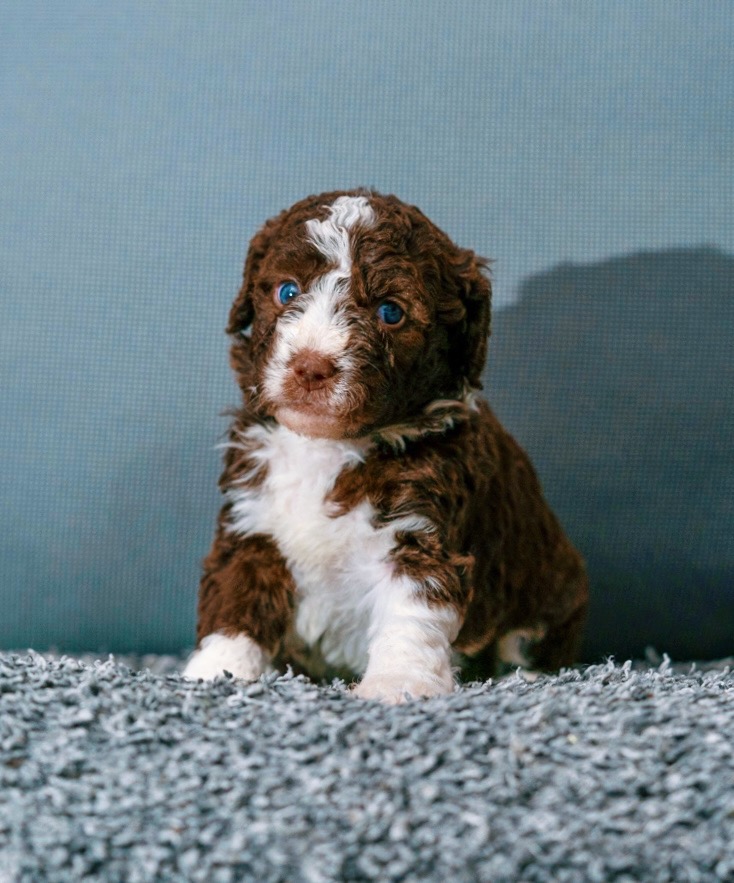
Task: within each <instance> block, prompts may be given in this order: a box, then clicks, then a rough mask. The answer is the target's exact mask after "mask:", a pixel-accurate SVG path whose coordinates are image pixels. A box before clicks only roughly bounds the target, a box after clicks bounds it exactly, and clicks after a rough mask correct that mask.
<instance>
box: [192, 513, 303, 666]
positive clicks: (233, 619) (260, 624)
mask: <svg viewBox="0 0 734 883" xmlns="http://www.w3.org/2000/svg"><path fill="white" fill-rule="evenodd" d="M225 523H226V521H225V519H224V518H222V521H221V523H220V528H219V530H218V532H217V536H216V538H215V540H214V545H213V546H212V550H211V552H210V553H209V555H208V557H207V559H206V561H205V562H204V575H203V577H202V580H201V588H200V591H199V622H198V627H197V637H198V640H199V645H198V647H197V649H196V650H195V651H194V653H193V654H192V656H191V658H190V659H189V661H188V663H187V664H186V667H185V669H184V671H183V675H184V677H189V678H204V679H205V680H211V679H212V678H215V677H217V676H218V675H221V674H223V673H224V672H225V671H228V672H230V673H231V674H233V675H234V676H235V677H236V678H241V679H242V680H248V681H251V680H255V679H257V678H258V677H260V675H261V674H263V672H265V671H266V670H267V669H268V667H269V665H270V660H271V659H272V657H273V655H274V654H275V653H276V651H277V649H278V645H279V644H280V641H281V638H282V637H283V635H284V634H285V631H286V628H287V626H288V622H289V620H290V617H291V610H292V599H293V593H294V583H293V577H292V575H291V573H290V571H289V570H288V567H287V565H286V563H285V561H284V560H283V557H282V555H281V554H280V552H279V550H278V548H277V546H276V545H275V543H274V542H273V541H272V540H271V539H270V538H269V537H266V536H264V535H263V534H254V535H251V536H245V537H236V536H232V535H231V534H230V533H228V532H227V530H226V528H225V526H224V525H225Z"/></svg>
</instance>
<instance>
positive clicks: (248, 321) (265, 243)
mask: <svg viewBox="0 0 734 883" xmlns="http://www.w3.org/2000/svg"><path fill="white" fill-rule="evenodd" d="M274 226H275V219H272V220H270V221H268V222H267V223H266V224H265V226H264V227H263V228H262V230H260V232H259V233H256V234H255V236H253V238H252V241H251V242H250V247H249V249H248V251H247V258H246V260H245V269H244V272H243V274H242V287H241V288H240V290H239V294H238V295H237V297H236V298H235V301H234V303H233V304H232V308H231V310H230V311H229V321H228V323H227V334H239V333H241V332H242V331H245V330H247V329H248V328H249V327H250V325H252V320H253V319H254V318H255V307H254V304H253V290H254V285H255V276H256V275H257V271H258V268H259V266H260V264H261V262H262V259H263V258H264V257H265V254H266V252H267V250H268V247H269V245H270V238H271V235H272V231H273V227H274Z"/></svg>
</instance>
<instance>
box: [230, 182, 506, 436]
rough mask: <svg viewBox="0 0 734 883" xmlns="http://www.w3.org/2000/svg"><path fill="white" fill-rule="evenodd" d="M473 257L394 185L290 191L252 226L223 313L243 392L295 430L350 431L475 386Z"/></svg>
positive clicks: (477, 267) (477, 283)
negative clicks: (257, 227)
mask: <svg viewBox="0 0 734 883" xmlns="http://www.w3.org/2000/svg"><path fill="white" fill-rule="evenodd" d="M483 268H484V262H483V261H482V260H481V259H479V258H477V257H476V256H475V255H474V253H473V252H471V251H467V250H464V249H459V248H457V247H456V246H455V245H453V243H452V242H451V241H450V240H449V239H448V237H447V236H446V235H445V234H443V233H442V232H441V231H440V230H439V229H438V228H437V227H435V226H434V225H433V224H432V223H431V222H430V221H429V220H428V219H427V218H426V217H425V216H424V215H423V214H422V213H421V212H420V211H419V210H418V209H416V208H414V207H412V206H407V205H405V204H403V203H402V202H400V201H399V200H398V199H396V198H395V197H391V196H381V195H379V194H368V193H366V192H361V191H353V192H349V193H329V194H322V195H320V196H313V197H309V198H308V199H305V200H302V201H301V202H299V203H296V205H294V206H293V207H292V208H290V209H288V210H286V211H285V212H283V213H281V214H280V215H279V216H278V217H276V218H274V219H272V220H271V221H268V222H267V223H266V224H265V226H264V227H263V229H262V230H261V231H260V232H259V233H258V234H257V235H256V236H255V237H254V239H253V240H252V243H251V244H250V250H249V253H248V256H247V262H246V264H245V273H244V283H243V286H242V289H241V291H240V293H239V295H238V297H237V299H236V301H235V303H234V305H233V307H232V311H231V313H230V322H229V327H228V331H229V333H230V334H232V335H234V344H233V347H232V365H233V367H234V369H235V372H236V374H237V376H238V381H239V383H240V386H241V387H242V390H243V392H244V394H245V397H246V398H247V399H248V401H249V402H250V403H251V405H252V407H254V408H255V409H256V410H257V411H258V413H260V414H262V415H265V416H269V417H274V418H275V419H276V420H277V421H278V422H279V423H281V424H283V425H285V426H287V427H288V428H290V429H292V430H294V431H296V432H299V433H301V434H304V435H309V436H314V437H324V438H355V437H358V436H361V435H365V434H367V433H369V432H371V431H374V430H376V429H379V428H382V427H386V426H389V425H390V424H392V423H395V422H399V421H404V420H406V419H410V417H412V416H414V415H416V414H418V413H419V412H420V411H421V409H422V408H423V407H424V406H425V405H427V404H428V403H429V402H431V401H433V400H435V399H445V398H456V397H458V396H460V395H461V394H462V392H463V391H464V390H465V389H466V388H467V387H469V388H471V387H478V386H479V385H480V381H479V376H480V373H481V369H482V365H483V363H484V357H485V353H486V343H487V335H488V333H489V307H490V303H489V302H490V287H489V282H488V279H487V278H486V276H485V275H484V274H483V273H482V270H483Z"/></svg>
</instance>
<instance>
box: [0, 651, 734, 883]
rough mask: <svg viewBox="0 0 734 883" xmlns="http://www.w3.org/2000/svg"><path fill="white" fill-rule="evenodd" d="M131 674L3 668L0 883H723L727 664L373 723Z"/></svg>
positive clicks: (318, 691)
mask: <svg viewBox="0 0 734 883" xmlns="http://www.w3.org/2000/svg"><path fill="white" fill-rule="evenodd" d="M146 662H147V664H148V665H152V667H153V668H154V669H157V673H154V671H151V670H150V669H145V670H135V669H134V668H132V667H130V666H129V665H126V664H123V663H121V662H120V661H119V660H113V659H110V660H108V661H88V660H79V659H71V658H68V657H62V658H60V659H59V658H55V659H54V658H47V657H43V656H40V655H38V654H34V653H30V654H29V655H16V654H7V653H6V654H2V655H0V787H1V790H0V881H38V880H52V881H64V880H70V881H71V880H73V881H78V880H80V879H82V878H83V879H92V880H125V881H130V883H135V881H146V883H148V881H153V880H161V881H163V880H165V881H167V883H168V881H175V880H201V881H207V883H216V881H229V880H240V879H242V880H257V881H276V880H277V881H281V880H282V881H309V883H317V881H330V880H380V881H392V880H401V881H425V880H436V881H452V883H460V881H474V880H480V881H488V883H489V881H491V883H501V881H513V883H515V881H554V883H556V881H565V880H569V881H585V883H588V881H602V883H606V881H610V880H615V881H633V880H645V881H658V880H659V881H669V880H680V881H684V880H685V881H698V880H701V881H706V880H734V747H733V744H732V733H734V674H732V673H731V671H730V669H729V667H728V666H726V665H723V664H722V665H720V666H718V667H717V668H713V669H711V670H708V671H699V670H697V669H696V668H695V667H693V668H691V669H688V668H687V669H686V670H685V671H683V672H680V671H678V670H677V669H675V668H674V667H672V666H671V665H670V664H669V662H668V661H667V659H666V660H665V661H664V662H663V664H662V665H660V666H657V667H652V668H650V667H647V668H645V667H640V668H638V667H636V666H632V665H631V664H630V663H627V664H625V665H622V666H619V665H615V664H613V663H611V662H610V663H608V664H605V665H597V666H591V667H589V668H586V669H584V670H581V671H569V672H564V673H562V674H560V675H558V676H543V677H540V678H538V679H537V680H534V681H533V680H529V679H526V678H525V677H523V676H521V675H519V674H512V675H510V676H508V677H507V678H505V679H503V680H500V681H494V682H488V683H486V684H473V685H470V686H465V687H463V688H462V689H461V690H458V691H457V692H456V693H454V694H453V695H452V696H450V697H446V698H443V699H435V700H431V701H423V702H412V703H409V704H407V705H405V706H402V707H397V708H389V707H384V706H382V705H379V704H375V703H367V702H360V701H358V700H356V699H354V698H353V697H352V696H350V695H349V694H348V692H347V690H346V689H345V687H344V685H343V684H341V683H335V684H333V685H331V686H316V685H314V684H312V683H310V682H308V681H306V680H304V679H302V678H296V677H279V678H275V677H271V678H265V679H263V680H261V681H259V682H256V683H254V684H249V685H242V684H238V683H236V682H233V681H231V680H228V679H221V680H219V681H217V682H215V683H213V684H204V683H200V682H197V683H192V682H187V681H183V680H182V679H181V678H180V676H179V675H178V673H177V672H175V671H171V670H170V669H173V667H174V664H173V663H170V664H169V663H167V662H166V660H162V661H161V660H158V662H156V660H152V661H151V660H146ZM166 669H169V671H166Z"/></svg>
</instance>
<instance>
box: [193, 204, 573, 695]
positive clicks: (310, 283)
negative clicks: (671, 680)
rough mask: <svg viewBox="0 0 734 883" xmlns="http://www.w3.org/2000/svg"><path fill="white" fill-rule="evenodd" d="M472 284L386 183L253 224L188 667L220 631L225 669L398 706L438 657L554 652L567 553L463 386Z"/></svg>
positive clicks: (487, 659)
mask: <svg viewBox="0 0 734 883" xmlns="http://www.w3.org/2000/svg"><path fill="white" fill-rule="evenodd" d="M490 298H491V288H490V283H489V278H488V274H487V264H486V261H484V260H483V259H481V258H479V257H477V256H476V255H475V254H474V252H472V251H470V250H467V249H461V248H458V247H457V246H455V245H454V244H453V243H452V242H451V240H450V239H449V238H448V237H447V236H446V235H445V234H444V233H443V232H442V231H440V230H439V229H438V228H437V227H436V226H435V225H434V224H432V223H431V221H429V220H428V219H427V218H426V217H425V215H423V214H422V213H421V212H420V211H419V210H418V209H417V208H415V207H413V206H408V205H405V204H404V203H402V202H401V201H400V200H398V199H397V198H396V197H394V196H383V195H380V194H377V193H372V192H369V191H364V190H358V191H349V192H342V191H339V192H333V193H327V194H321V195H319V196H311V197H308V198H307V199H304V200H302V201H300V202H298V203H296V205H294V206H293V207H292V208H290V209H288V210H286V211H284V212H282V213H281V214H280V215H278V216H277V217H276V218H273V219H271V220H270V221H268V222H267V223H266V224H265V226H264V227H263V229H262V230H261V231H260V232H259V233H258V234H256V236H255V237H254V238H253V240H252V243H251V246H250V250H249V253H248V256H247V261H246V264H245V271H244V279H243V284H242V288H241V290H240V292H239V295H238V297H237V298H236V300H235V302H234V304H233V306H232V310H231V313H230V317H229V325H228V332H229V333H230V334H231V335H232V338H233V344H232V349H231V364H232V367H233V369H234V371H235V374H236V376H237V379H238V382H239V385H240V387H241V389H242V393H243V405H242V408H241V410H240V411H239V412H238V413H237V416H236V418H235V421H234V423H233V427H232V431H231V434H230V444H229V447H228V450H227V454H226V458H225V470H224V474H223V476H222V479H221V487H222V489H223V491H224V492H225V493H226V494H227V497H228V500H227V503H226V504H225V507H224V508H223V510H222V514H221V516H220V522H219V527H218V531H217V535H216V537H215V540H214V545H213V548H212V551H211V553H210V555H209V557H208V558H207V561H206V563H205V574H204V578H203V580H202V586H201V593H200V602H199V629H198V636H199V639H200V641H202V640H203V643H202V645H201V646H200V649H199V650H198V651H197V652H196V653H195V654H194V656H193V657H192V660H191V661H190V663H189V666H188V669H187V673H189V674H190V675H192V676H205V677H211V676H214V675H215V674H217V673H218V672H220V671H221V670H222V667H223V662H222V660H225V661H230V660H231V658H232V653H234V648H235V644H234V643H231V642H232V641H234V640H235V639H236V640H237V641H239V643H237V644H236V647H237V648H242V647H244V648H245V650H246V652H245V651H241V650H240V649H237V653H240V656H241V659H242V660H243V661H242V663H241V665H240V664H239V663H238V662H237V659H240V657H236V659H235V663H236V664H235V665H234V667H235V668H236V669H237V670H236V671H235V672H234V673H235V674H238V675H239V676H240V677H256V676H257V675H258V674H259V673H260V670H261V669H262V665H263V663H262V661H258V660H261V658H262V659H265V660H267V659H270V660H275V661H276V662H278V663H280V664H284V663H287V662H291V663H293V664H297V665H298V666H299V667H300V668H301V669H305V670H307V671H310V672H312V673H313V674H316V675H323V674H325V673H328V672H329V671H339V672H344V671H347V672H352V674H353V675H355V676H359V675H363V680H362V682H361V683H360V685H359V687H357V692H358V694H359V695H362V696H365V697H366V698H371V697H377V698H382V699H385V700H387V701H393V702H396V701H402V700H403V699H404V698H405V697H406V696H416V695H435V694H438V693H443V692H447V691H448V690H450V689H451V686H452V684H453V678H452V676H451V660H452V656H451V654H452V653H453V654H454V656H453V659H454V661H455V660H457V659H458V660H464V662H466V661H467V660H470V659H472V658H473V660H474V663H473V666H472V673H473V674H474V675H477V674H479V675H484V676H488V675H490V674H493V673H494V664H495V662H496V660H497V658H500V659H504V660H505V661H507V662H509V663H512V664H515V663H526V664H528V665H534V666H536V667H540V668H558V667H561V666H564V665H569V664H571V663H572V662H573V661H574V656H575V653H576V650H577V646H578V643H579V640H580V636H581V629H582V626H583V620H584V615H585V610H586V605H587V595H588V589H587V582H586V576H585V572H584V567H583V563H582V561H581V558H580V556H579V555H578V553H577V552H576V550H575V549H574V548H573V546H572V545H571V543H570V542H569V540H568V539H567V538H566V536H565V535H564V533H563V531H562V529H561V527H560V525H559V523H558V521H557V519H556V518H555V516H554V515H553V513H552V512H551V510H550V508H549V507H548V505H547V503H546V501H545V500H544V498H543V494H542V491H541V488H540V485H539V482H538V480H537V477H536V475H535V473H534V471H533V468H532V466H531V464H530V462H529V460H528V458H527V456H526V455H525V453H524V452H523V451H522V450H521V448H520V447H519V446H518V444H517V443H516V442H515V441H514V439H513V438H512V436H510V435H509V434H508V433H507V432H506V431H505V430H504V429H503V428H502V426H501V425H500V424H499V422H498V420H497V419H496V417H495V416H494V414H493V413H492V411H491V410H490V408H489V406H488V405H487V404H486V402H484V401H483V400H482V399H481V398H479V397H478V395H477V394H476V393H475V392H474V390H476V389H477V388H479V386H480V375H481V371H482V367H483V365H484V361H485V356H486V350H487V340H488V336H489V326H490ZM207 642H208V643H207ZM228 642H230V643H228ZM242 653H244V655H242ZM235 656H236V654H235ZM245 657H247V660H249V661H245ZM253 660H254V661H253Z"/></svg>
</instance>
